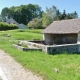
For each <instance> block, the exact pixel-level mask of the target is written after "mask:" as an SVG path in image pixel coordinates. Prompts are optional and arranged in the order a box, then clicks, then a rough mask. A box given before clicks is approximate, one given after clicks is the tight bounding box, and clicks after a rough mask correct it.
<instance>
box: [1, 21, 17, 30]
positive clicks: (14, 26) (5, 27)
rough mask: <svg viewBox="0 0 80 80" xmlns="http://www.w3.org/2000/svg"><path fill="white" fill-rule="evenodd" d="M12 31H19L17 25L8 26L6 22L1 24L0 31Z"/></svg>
mask: <svg viewBox="0 0 80 80" xmlns="http://www.w3.org/2000/svg"><path fill="white" fill-rule="evenodd" d="M12 29H18V26H17V25H16V24H8V23H5V22H0V31H2V30H12Z"/></svg>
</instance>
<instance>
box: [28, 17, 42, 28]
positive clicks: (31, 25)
mask: <svg viewBox="0 0 80 80" xmlns="http://www.w3.org/2000/svg"><path fill="white" fill-rule="evenodd" d="M28 27H29V28H34V29H42V20H41V19H38V18H34V19H33V20H32V21H30V22H29V23H28Z"/></svg>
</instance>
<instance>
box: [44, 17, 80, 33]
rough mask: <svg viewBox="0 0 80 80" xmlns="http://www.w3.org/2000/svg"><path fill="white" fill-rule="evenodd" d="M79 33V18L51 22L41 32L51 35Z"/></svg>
mask: <svg viewBox="0 0 80 80" xmlns="http://www.w3.org/2000/svg"><path fill="white" fill-rule="evenodd" d="M79 31H80V18H77V19H69V20H61V21H53V22H52V23H51V24H50V25H49V26H48V27H47V28H46V29H44V30H43V33H52V34H72V33H78V32H79Z"/></svg>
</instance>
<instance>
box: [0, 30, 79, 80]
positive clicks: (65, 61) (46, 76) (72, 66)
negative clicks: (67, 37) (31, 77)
mask: <svg viewBox="0 0 80 80" xmlns="http://www.w3.org/2000/svg"><path fill="white" fill-rule="evenodd" d="M9 32H10V31H9ZM15 32H16V33H15ZM6 33H8V31H7V32H5V34H6ZM11 33H15V35H14V37H15V36H16V34H17V33H18V31H17V30H16V31H11ZM21 33H23V34H24V33H26V35H29V33H30V34H31V32H26V31H25V32H21ZM21 33H20V34H21ZM32 34H33V35H35V34H36V33H32ZM0 35H2V32H1V34H0ZM18 35H19V34H18ZM33 35H32V36H33ZM38 35H39V36H42V34H37V36H38ZM37 36H36V37H34V38H37ZM26 37H27V36H26ZM27 38H28V37H27ZM27 38H24V39H27ZM13 39H14V38H13ZM15 39H17V38H16V37H15ZM30 39H31V38H30ZM13 43H14V41H10V39H9V38H1V39H0V48H1V49H3V50H5V51H6V52H7V53H9V55H11V56H12V57H14V59H15V60H16V61H17V62H19V63H20V64H21V65H22V66H23V67H24V68H25V69H30V70H31V71H33V72H34V73H36V74H38V75H39V76H41V77H42V78H43V80H80V63H79V61H80V55H79V54H68V53H62V54H55V55H49V54H45V53H44V52H42V51H27V52H23V51H19V50H17V49H15V48H14V47H13V46H12V44H13ZM55 68H57V69H59V72H58V73H57V72H55V71H54V69H55Z"/></svg>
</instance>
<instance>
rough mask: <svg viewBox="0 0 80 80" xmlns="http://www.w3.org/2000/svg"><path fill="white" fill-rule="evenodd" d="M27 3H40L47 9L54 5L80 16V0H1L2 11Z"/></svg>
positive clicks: (0, 8)
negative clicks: (5, 8)
mask: <svg viewBox="0 0 80 80" xmlns="http://www.w3.org/2000/svg"><path fill="white" fill-rule="evenodd" d="M27 4H38V5H39V6H40V7H42V10H43V11H45V8H46V7H48V8H50V7H52V6H53V5H54V6H56V7H57V9H59V10H60V12H63V10H66V13H71V12H74V11H76V12H77V13H78V15H79V16H80V8H79V6H80V0H0V12H1V11H2V9H3V8H4V7H11V6H20V5H27Z"/></svg>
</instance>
